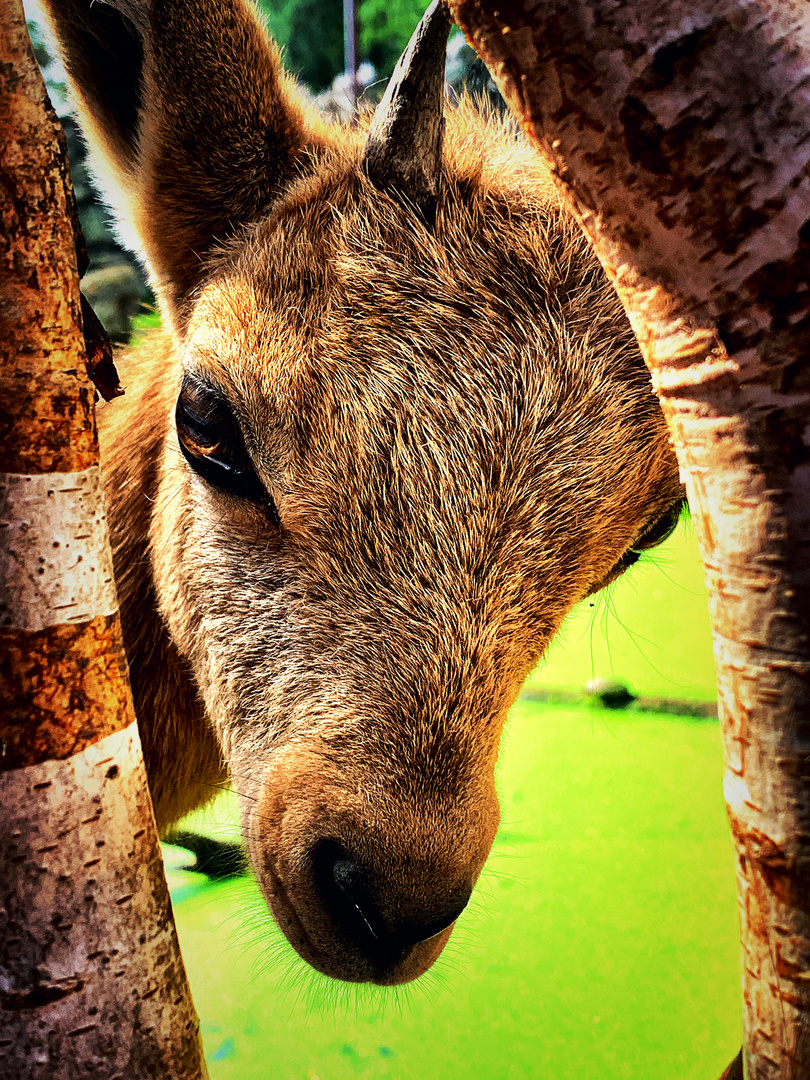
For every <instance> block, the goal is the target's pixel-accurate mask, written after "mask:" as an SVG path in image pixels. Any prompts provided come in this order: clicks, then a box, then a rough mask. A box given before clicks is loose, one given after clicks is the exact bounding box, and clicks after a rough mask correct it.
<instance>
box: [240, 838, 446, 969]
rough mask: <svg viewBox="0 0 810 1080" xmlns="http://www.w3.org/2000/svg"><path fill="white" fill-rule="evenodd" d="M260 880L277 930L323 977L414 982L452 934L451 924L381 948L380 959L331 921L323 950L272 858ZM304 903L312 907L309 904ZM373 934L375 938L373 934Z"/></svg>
mask: <svg viewBox="0 0 810 1080" xmlns="http://www.w3.org/2000/svg"><path fill="white" fill-rule="evenodd" d="M258 877H259V884H260V887H261V889H262V892H263V893H264V895H265V898H266V900H267V902H268V905H269V907H270V910H271V912H272V914H273V917H274V919H275V921H276V923H277V925H278V926H279V928H280V929H281V931H282V933H283V934H284V936H285V937H286V939H287V941H288V942H289V943H290V945H291V946H292V947H293V948H294V949H295V951H296V952H297V953H298V955H299V956H300V957H301V958H302V959H303V960H305V961H306V962H307V963H308V964H309V965H310V967H312V968H314V969H315V970H316V971H318V972H320V973H321V974H322V975H327V976H329V977H330V978H333V979H339V980H340V981H342V982H350V983H373V984H375V985H377V986H396V985H400V984H402V983H406V982H411V981H412V980H413V979H415V978H418V977H419V976H420V975H422V974H423V973H424V972H425V971H426V970H427V969H428V968H429V967H430V966H431V965H432V964H433V962H434V961H435V960H436V959H437V957H438V956H439V954H440V953H441V951H442V949H443V948H444V946H445V944H446V942H447V939H448V938H449V937H450V933H451V932H452V929H453V924H452V923H451V924H450V925H447V926H443V927H440V928H437V929H436V932H435V933H433V934H431V935H430V936H429V937H428V938H425V939H423V940H421V941H419V942H418V943H415V944H413V945H410V946H407V947H404V948H400V949H386V948H383V947H380V948H379V949H375V950H374V952H375V953H376V954H377V955H375V956H373V957H372V956H370V955H369V954H368V951H367V950H366V949H364V948H363V947H362V945H361V944H360V943H359V942H358V941H356V940H354V939H353V937H351V936H349V935H347V934H345V933H344V932H343V931H342V930H340V929H339V928H338V927H337V926H333V925H330V924H331V919H329V922H328V924H327V926H326V927H324V931H323V932H324V934H325V936H328V937H329V938H331V941H329V942H328V943H327V944H326V945H325V947H324V944H321V943H320V942H316V941H315V940H313V934H312V932H311V930H310V929H308V928H307V925H306V921H305V918H303V917H302V916H301V914H300V913H299V911H298V908H297V906H296V903H295V901H294V900H293V898H292V897H291V895H290V891H289V889H288V888H287V886H286V885H285V884H284V882H283V880H282V878H281V876H280V875H279V873H278V872H277V871H276V870H275V869H274V867H273V865H272V862H271V859H270V858H265V859H264V860H263V861H262V874H261V875H258ZM316 897H317V893H313V901H312V906H313V907H314V908H316V910H317V909H319V905H318V902H317V899H316ZM304 903H306V904H307V906H309V903H308V902H306V901H304ZM327 918H329V917H327ZM369 931H371V928H370V927H369ZM371 933H372V935H373V931H371Z"/></svg>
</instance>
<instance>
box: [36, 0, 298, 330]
mask: <svg viewBox="0 0 810 1080" xmlns="http://www.w3.org/2000/svg"><path fill="white" fill-rule="evenodd" d="M45 7H46V9H47V12H48V17H49V20H50V22H51V26H52V29H53V31H54V34H55V36H56V39H57V42H58V44H59V47H60V50H61V52H62V56H63V59H64V62H65V67H66V69H67V71H68V75H69V79H70V82H71V86H72V90H73V93H74V95H75V98H76V102H77V107H78V111H79V117H80V120H81V123H82V126H83V128H84V130H85V134H86V137H87V141H88V145H89V148H90V153H91V165H92V168H93V170H94V172H95V174H96V176H97V178H98V179H99V182H100V184H101V186H102V189H103V191H104V194H105V197H106V198H107V199H108V201H109V202H110V204H111V205H112V207H113V209H114V211H115V213H116V216H117V217H118V220H119V226H120V228H121V232H122V235H123V237H124V239H125V240H126V241H127V243H129V244H130V245H131V246H133V247H135V249H136V250H138V251H139V252H140V254H141V255H142V256H143V257H144V259H145V260H146V263H147V265H148V267H149V270H150V273H151V276H152V279H153V284H154V286H155V288H156V291H157V293H158V295H159V298H160V300H161V302H162V305H163V307H164V313H165V314H167V315H168V316H170V318H171V319H172V320H173V322H174V324H175V326H176V327H177V328H178V329H179V330H182V328H183V325H184V323H185V319H186V316H187V312H188V307H189V298H190V295H191V293H192V292H193V290H194V288H195V286H196V285H198V284H199V282H200V280H201V278H202V276H203V274H204V264H205V256H206V254H207V253H208V252H209V251H210V250H211V248H212V246H214V245H215V244H217V243H218V242H220V241H222V240H224V239H226V238H227V237H228V235H229V234H231V233H233V231H234V229H236V228H239V226H241V225H243V224H245V223H246V222H249V221H252V220H256V219H257V218H258V217H260V216H261V215H262V213H263V212H266V210H267V208H268V206H269V205H270V204H271V203H272V201H273V199H274V198H275V197H276V196H277V194H278V192H279V189H280V187H281V186H282V185H284V184H285V182H287V181H288V180H289V179H290V178H291V176H292V175H293V170H294V167H295V161H296V158H297V157H298V155H299V154H300V152H301V150H302V149H303V148H304V146H305V145H306V144H307V143H308V142H311V141H312V140H313V136H311V135H309V134H308V132H307V120H306V117H305V114H304V112H303V108H302V107H301V106H300V105H299V104H298V103H297V102H296V101H295V98H294V92H291V89H290V87H289V85H287V80H286V79H285V76H284V75H283V74H282V72H281V69H280V65H279V60H278V53H277V51H276V49H275V47H274V46H273V45H272V43H271V42H270V41H269V40H268V39H267V37H266V35H265V33H264V30H263V28H262V26H261V25H260V23H259V21H258V19H257V17H256V15H255V13H254V10H253V8H252V7H250V6H249V3H247V2H245V0H109V2H104V0H45Z"/></svg>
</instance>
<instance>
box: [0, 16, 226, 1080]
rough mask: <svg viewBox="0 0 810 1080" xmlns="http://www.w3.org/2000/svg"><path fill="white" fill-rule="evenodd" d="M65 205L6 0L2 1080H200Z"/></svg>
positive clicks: (0, 244)
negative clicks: (110, 526)
mask: <svg viewBox="0 0 810 1080" xmlns="http://www.w3.org/2000/svg"><path fill="white" fill-rule="evenodd" d="M72 198H73V197H72V189H71V187H70V180H69V176H68V173H67V164H66V158H65V155H64V139H63V136H62V134H61V129H60V128H59V125H58V123H57V121H56V118H55V116H54V115H53V111H52V110H51V109H50V105H49V103H48V101H47V96H46V94H45V87H44V85H43V83H42V78H41V76H40V74H39V70H38V68H37V66H36V63H35V61H34V58H33V55H32V53H31V49H30V44H29V42H28V33H27V30H26V27H25V19H24V15H23V11H22V8H21V6H20V4H19V0H6V2H5V3H4V4H3V6H2V9H0V199H1V200H2V201H0V215H2V234H0V538H2V540H1V542H2V548H1V549H0V867H2V873H0V1080H7V1078H8V1080H12V1078H13V1080H27V1078H32V1080H33V1078H37V1080H39V1078H42V1080H45V1078H47V1080H67V1078H72V1077H80V1076H81V1077H84V1076H88V1075H90V1074H92V1075H93V1076H95V1077H99V1078H110V1080H112V1078H121V1080H125V1078H126V1080H140V1078H143V1080H146V1078H153V1077H156V1076H166V1077H171V1078H172V1080H174V1078H183V1077H188V1078H197V1077H203V1076H205V1075H206V1072H205V1065H204V1063H203V1061H202V1055H201V1047H200V1039H199V1030H198V1028H199V1025H198V1021H197V1016H196V1013H195V1012H194V1007H193V1004H192V1001H191V996H190V992H189V989H188V984H187V981H186V976H185V970H184V968H183V963H182V960H181V957H180V950H179V946H178V942H177V936H176V933H175V928H174V921H173V918H172V913H171V903H170V900H169V895H168V890H167V887H166V882H165V877H164V874H163V865H162V859H161V855H160V848H159V845H158V838H157V831H156V828H155V822H154V815H153V813H152V807H151V802H150V799H149V793H148V788H147V783H146V775H145V770H144V767H143V757H142V754H141V748H140V741H139V739H138V734H137V728H136V725H135V717H134V711H133V705H132V695H131V691H130V688H129V676H128V670H127V664H126V658H125V655H124V648H123V640H122V635H121V625H120V620H119V616H118V602H117V596H116V592H115V584H114V582H113V578H112V561H111V555H110V548H109V537H108V534H107V525H106V515H105V510H104V503H103V496H102V493H101V487H100V482H99V470H98V444H97V439H96V429H95V419H94V414H93V399H94V395H95V391H94V387H93V384H92V381H91V378H90V375H89V373H88V365H87V358H86V353H85V340H84V335H83V331H82V322H81V308H80V300H79V288H78V272H77V266H76V240H75V237H74V233H73V226H72V221H73V217H74V215H73V203H72ZM95 359H96V360H98V357H96V358H95ZM101 359H102V361H105V362H106V360H105V357H103V356H102V358H101ZM108 381H109V379H108Z"/></svg>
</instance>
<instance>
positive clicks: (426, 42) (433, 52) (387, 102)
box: [363, 0, 453, 221]
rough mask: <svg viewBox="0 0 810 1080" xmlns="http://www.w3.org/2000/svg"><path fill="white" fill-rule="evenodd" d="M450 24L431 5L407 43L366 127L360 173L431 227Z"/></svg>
mask: <svg viewBox="0 0 810 1080" xmlns="http://www.w3.org/2000/svg"><path fill="white" fill-rule="evenodd" d="M452 25H453V20H452V19H451V18H450V13H449V11H448V9H447V7H446V6H445V4H444V3H443V2H442V0H433V3H432V4H431V5H430V7H429V8H428V9H427V11H426V12H425V14H424V15H423V16H422V20H421V22H420V23H419V25H418V26H417V28H416V30H415V31H414V33H413V37H412V38H411V40H410V41H409V42H408V47H407V49H406V50H405V52H404V53H403V54H402V56H401V57H400V58H399V62H398V64H397V66H396V68H395V69H394V74H393V75H392V76H391V81H390V82H389V83H388V88H387V90H386V91H385V95H384V97H383V99H382V101H381V102H380V104H379V105H378V106H377V111H376V112H375V113H374V118H373V120H372V121H371V127H370V128H369V132H368V137H367V139H366V147H365V151H364V154H363V168H364V169H365V171H366V174H367V176H368V177H369V179H370V180H371V182H372V184H374V186H375V187H376V188H378V189H379V190H380V191H390V192H391V193H392V194H393V193H396V194H397V195H398V196H400V198H404V199H405V200H406V201H407V202H409V203H411V204H412V205H413V206H415V207H416V208H417V209H418V210H419V211H420V212H421V213H422V215H423V216H424V217H425V218H426V219H427V220H428V221H431V220H432V219H433V216H434V214H435V208H436V197H437V194H438V190H439V176H440V175H441V167H442V135H443V128H444V117H443V115H442V111H443V109H442V106H443V104H444V67H445V61H446V56H447V39H448V37H449V36H450V27H451V26H452Z"/></svg>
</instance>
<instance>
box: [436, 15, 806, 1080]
mask: <svg viewBox="0 0 810 1080" xmlns="http://www.w3.org/2000/svg"><path fill="white" fill-rule="evenodd" d="M450 7H451V9H452V11H453V14H454V16H455V18H456V20H457V21H458V23H459V25H460V26H461V27H462V28H463V29H464V31H465V32H466V34H467V35H468V38H469V39H470V40H471V42H472V43H473V45H474V46H475V48H476V49H477V50H478V52H479V53H480V55H481V56H482V57H483V59H484V60H485V61H486V63H487V64H488V66H489V68H490V70H491V72H492V73H493V75H494V76H495V78H496V80H497V81H498V84H499V86H500V87H501V89H502V91H503V92H504V94H505V96H506V98H507V100H508V101H509V102H510V104H511V106H512V108H513V109H514V110H515V112H516V113H517V114H518V116H519V117H521V119H522V120H523V122H524V124H525V126H526V128H527V130H528V131H529V133H530V134H531V136H532V137H533V138H534V139H535V141H536V142H537V145H538V147H539V148H540V150H541V152H542V153H543V154H544V156H545V157H546V159H547V160H548V161H549V163H550V164H551V166H552V168H553V170H554V172H555V175H556V177H557V180H558V182H559V186H560V188H561V190H562V191H563V193H564V195H565V197H566V199H567V201H568V202H569V204H570V205H571V206H572V207H573V209H574V212H575V213H576V214H577V216H578V218H579V220H580V222H581V224H582V226H583V228H584V230H585V232H586V234H587V235H588V236H589V238H590V239H591V241H592V242H593V244H594V247H595V248H596V251H597V252H598V254H599V257H600V258H601V260H602V262H603V264H604V266H605V267H606V268H607V270H608V272H609V273H610V274H611V276H612V278H613V280H614V281H615V283H616V286H617V289H618V291H619V294H620V296H621V298H622V300H623V302H624V305H625V308H626V310H627V312H628V314H629V316H630V319H631V321H632V323H633V327H634V329H635V331H636V334H637V335H638V338H639V342H640V344H641V347H642V350H643V352H644V355H645V358H646V360H647V363H648V365H649V367H650V371H651V373H652V377H653V381H654V384H655V387H656V389H657V392H658V394H659V396H660V399H661V403H662V406H663V408H664V412H665V414H666V416H667V419H668V421H669V426H670V431H671V434H672V438H673V442H674V444H675V447H676V450H677V453H678V458H679V462H680V465H681V471H682V476H683V479H684V482H685V484H686V488H687V491H688V495H689V500H690V504H691V506H692V511H693V516H694V519H695V523H696V526H697V530H698V536H699V541H700V546H701V552H702V556H703V561H704V566H705V572H706V580H707V584H708V587H709V593H710V597H711V599H710V604H711V617H712V625H713V630H714V642H715V653H716V659H717V676H718V692H719V711H720V719H721V723H722V730H723V739H724V747H725V759H726V772H725V782H724V787H725V794H726V800H727V806H728V813H729V820H730V823H731V829H732V833H733V837H734V842H735V846H736V855H737V880H738V894H739V905H740V921H741V941H742V957H743V976H742V981H743V998H744V1042H745V1045H744V1058H745V1065H746V1070H747V1075H748V1076H749V1077H750V1078H751V1080H766V1078H767V1080H775V1078H777V1077H778V1078H780V1080H787V1078H793V1080H807V1078H808V1077H810V363H808V345H810V282H808V270H810V168H809V167H808V162H809V161H810V5H808V4H807V3H806V2H804V0H656V3H654V4H652V3H650V2H649V0H499V2H498V3H497V4H496V3H494V2H492V0H450ZM684 797H685V798H686V797H688V795H687V793H684Z"/></svg>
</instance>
